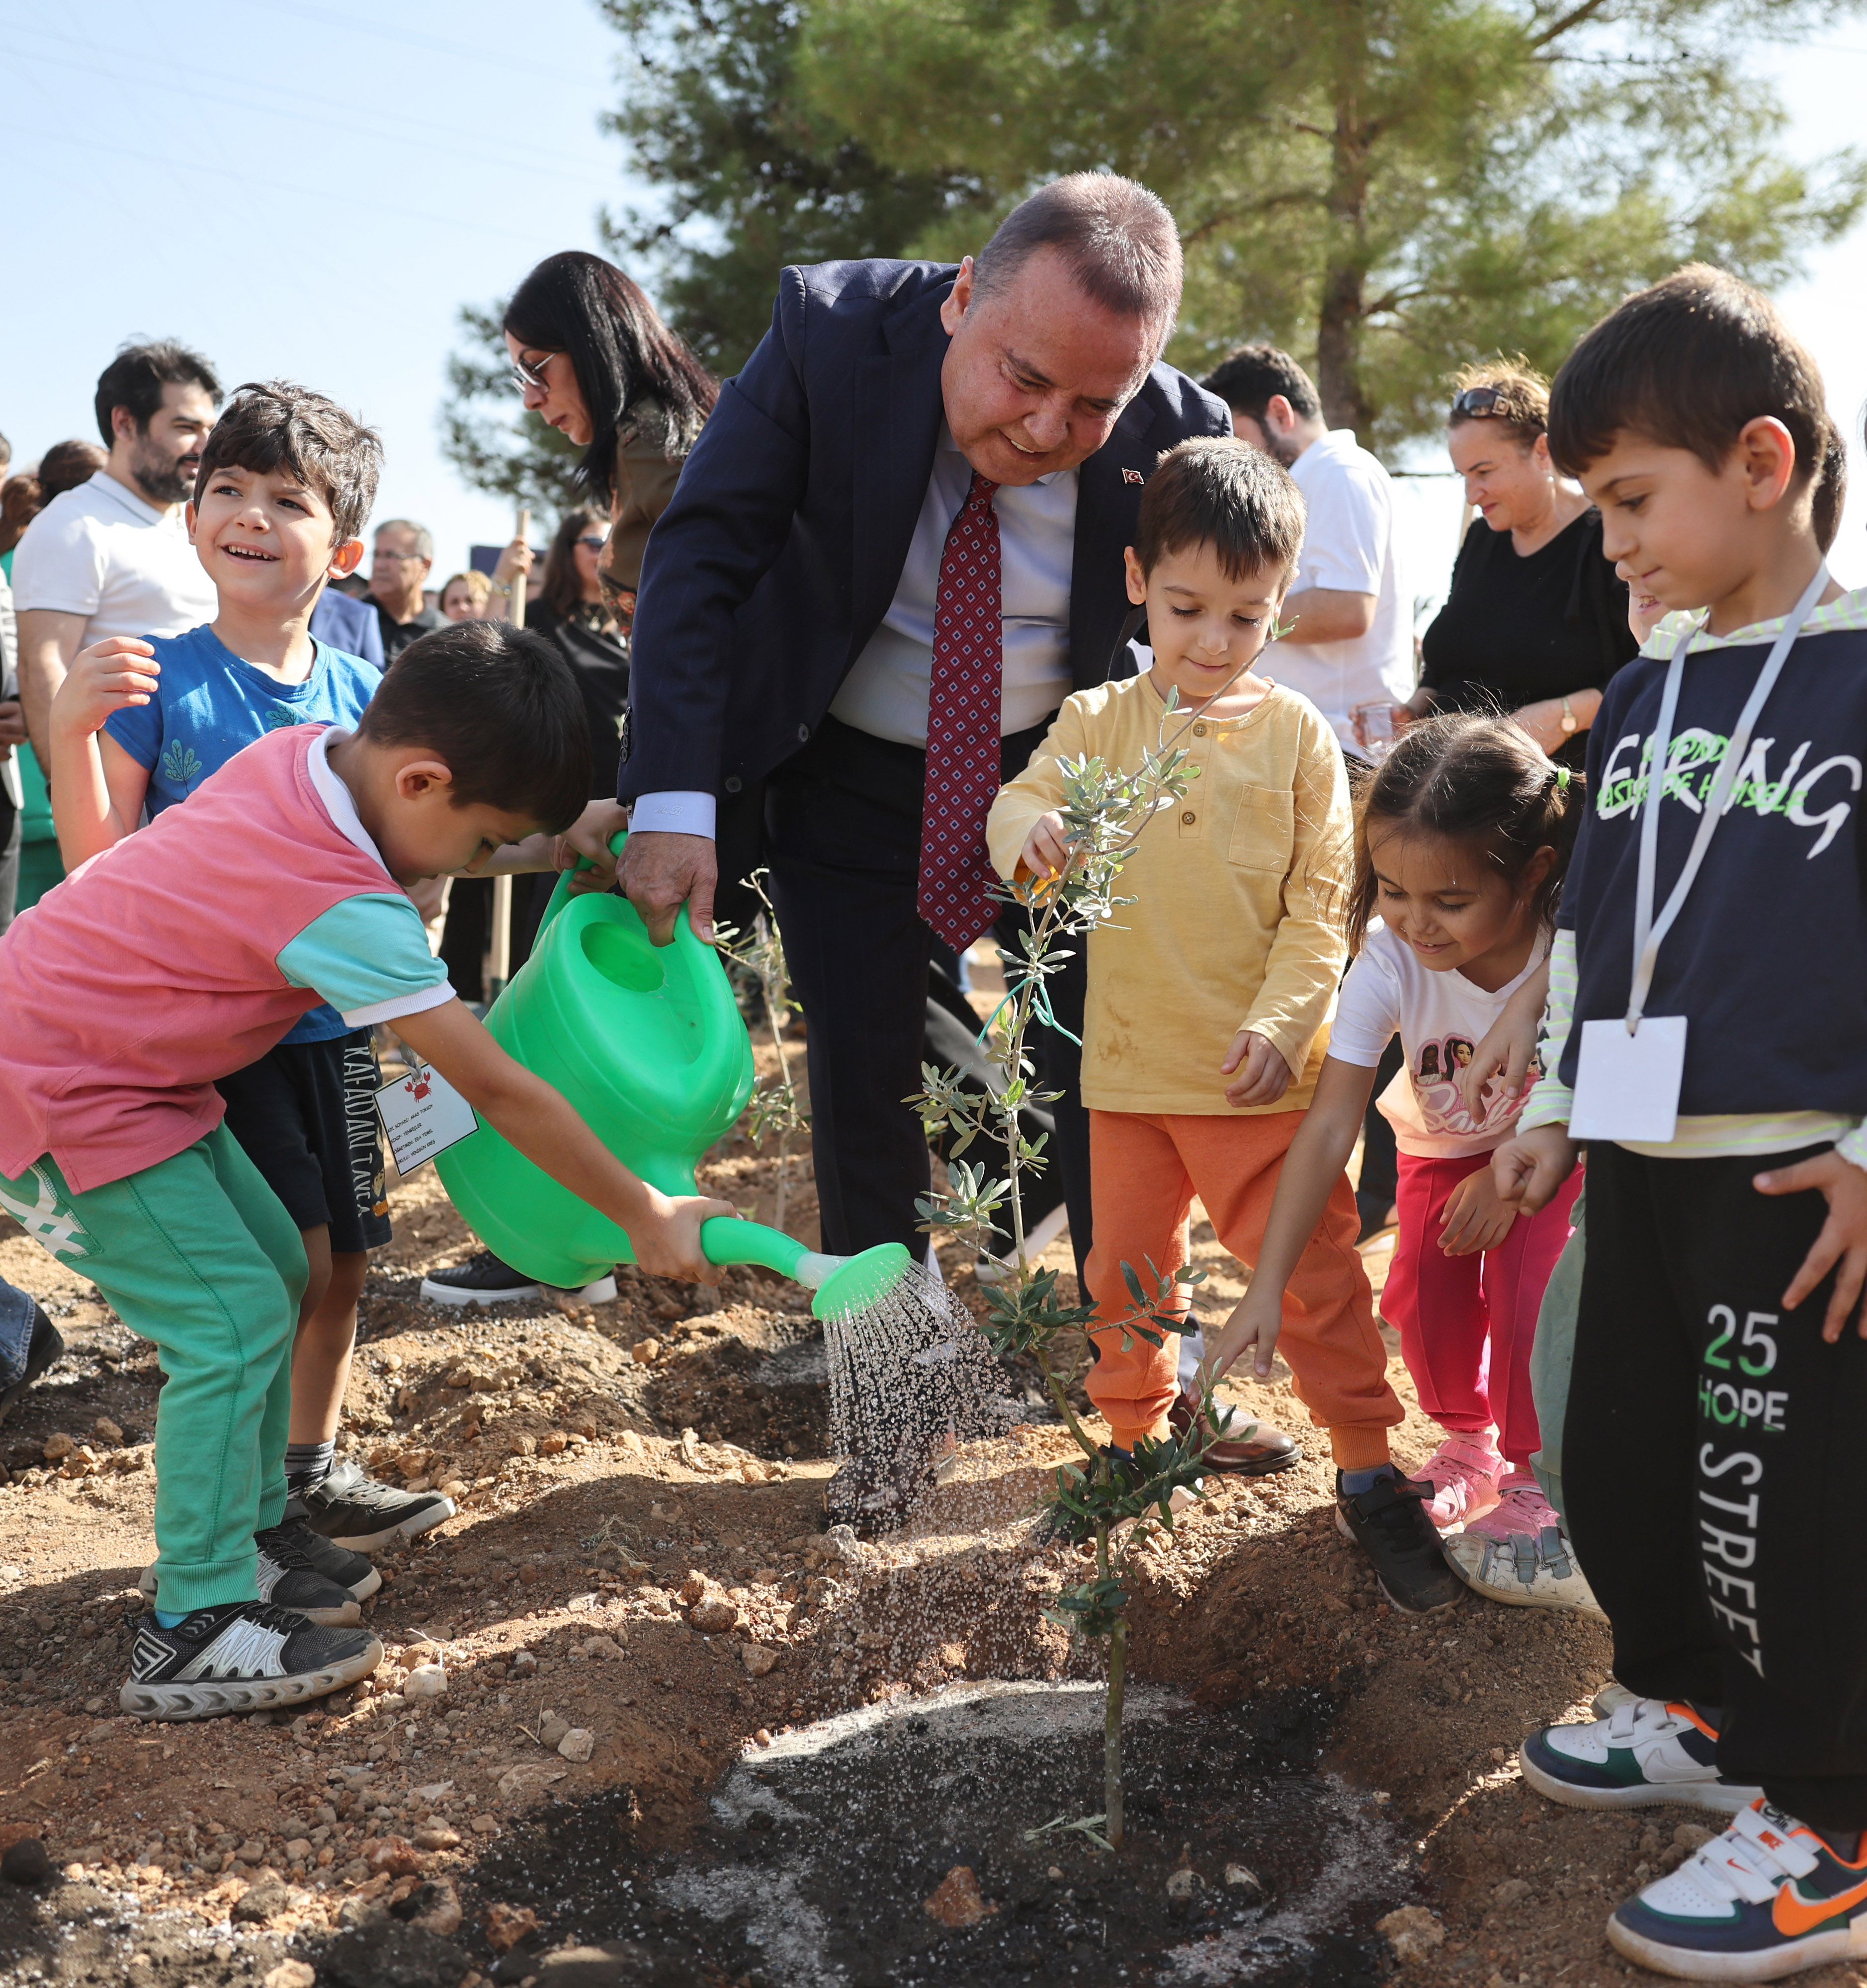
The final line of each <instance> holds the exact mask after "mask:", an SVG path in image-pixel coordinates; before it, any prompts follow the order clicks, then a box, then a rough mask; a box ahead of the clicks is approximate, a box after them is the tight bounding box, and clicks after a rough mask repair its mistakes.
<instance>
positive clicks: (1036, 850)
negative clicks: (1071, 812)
mask: <svg viewBox="0 0 1867 1988" xmlns="http://www.w3.org/2000/svg"><path fill="white" fill-rule="evenodd" d="M1069 860H1070V838H1069V836H1068V835H1067V833H1065V831H1064V819H1063V816H1062V815H1061V814H1060V813H1058V812H1057V810H1056V809H1055V808H1052V809H1051V810H1050V813H1048V814H1040V816H1038V817H1037V820H1035V821H1034V822H1033V823H1032V824H1031V831H1030V834H1029V835H1027V836H1026V837H1025V838H1024V847H1023V848H1022V849H1020V850H1019V851H1018V861H1019V863H1020V865H1021V866H1022V867H1023V868H1025V869H1027V870H1028V871H1030V873H1031V874H1032V875H1033V877H1054V876H1055V875H1056V874H1057V873H1058V871H1060V870H1062V869H1063V868H1064V866H1065V865H1066V864H1067V863H1068V862H1069Z"/></svg>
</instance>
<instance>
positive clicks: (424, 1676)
mask: <svg viewBox="0 0 1867 1988" xmlns="http://www.w3.org/2000/svg"><path fill="white" fill-rule="evenodd" d="M447 1688H448V1674H447V1672H445V1670H443V1669H442V1668H441V1666H440V1665H438V1664H418V1665H416V1666H415V1668H414V1669H413V1670H411V1672H409V1673H408V1682H407V1683H406V1684H404V1685H403V1687H402V1691H403V1694H404V1696H406V1697H408V1698H439V1697H440V1696H441V1695H442V1694H443V1693H444V1692H445V1691H446V1689H447Z"/></svg>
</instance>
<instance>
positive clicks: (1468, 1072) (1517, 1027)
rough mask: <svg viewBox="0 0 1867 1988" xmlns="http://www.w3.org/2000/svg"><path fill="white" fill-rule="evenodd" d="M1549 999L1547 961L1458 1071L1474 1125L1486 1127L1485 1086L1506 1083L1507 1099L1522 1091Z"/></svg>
mask: <svg viewBox="0 0 1867 1988" xmlns="http://www.w3.org/2000/svg"><path fill="white" fill-rule="evenodd" d="M1547 999H1549V962H1548V961H1547V959H1546V960H1545V961H1544V962H1543V964H1542V965H1541V966H1540V967H1538V968H1537V970H1536V972H1534V973H1533V974H1532V975H1530V978H1529V979H1527V980H1526V981H1525V982H1524V984H1523V986H1521V987H1520V988H1519V989H1517V992H1515V993H1514V994H1513V995H1512V996H1511V997H1510V999H1509V1000H1508V1001H1507V1002H1505V1003H1504V1006H1503V1013H1501V1014H1500V1015H1499V1016H1498V1018H1497V1020H1496V1021H1495V1022H1493V1023H1492V1024H1491V1026H1490V1028H1488V1029H1486V1031H1485V1035H1484V1040H1483V1041H1482V1042H1481V1043H1480V1044H1479V1045H1478V1046H1477V1048H1476V1049H1475V1050H1473V1052H1472V1060H1471V1061H1470V1063H1467V1064H1466V1067H1464V1069H1463V1070H1460V1071H1459V1097H1460V1098H1461V1099H1462V1100H1463V1101H1464V1104H1465V1111H1466V1116H1467V1117H1469V1118H1470V1120H1471V1121H1472V1123H1473V1124H1474V1125H1477V1124H1483V1121H1484V1092H1485V1086H1486V1084H1489V1083H1490V1080H1491V1079H1492V1078H1493V1077H1499V1078H1501V1079H1502V1080H1503V1093H1504V1095H1505V1096H1506V1097H1515V1096H1516V1095H1517V1093H1518V1092H1519V1091H1520V1090H1522V1089H1523V1087H1524V1078H1525V1077H1527V1076H1528V1075H1529V1074H1530V1062H1531V1060H1532V1059H1533V1058H1534V1057H1535V1055H1536V1053H1537V1029H1538V1028H1539V1027H1541V1024H1542V1021H1543V1004H1544V1002H1546V1001H1547Z"/></svg>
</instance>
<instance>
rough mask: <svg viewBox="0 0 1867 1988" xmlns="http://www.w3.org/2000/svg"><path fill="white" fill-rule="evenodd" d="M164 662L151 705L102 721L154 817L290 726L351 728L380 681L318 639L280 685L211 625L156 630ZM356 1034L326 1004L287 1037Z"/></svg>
mask: <svg viewBox="0 0 1867 1988" xmlns="http://www.w3.org/2000/svg"><path fill="white" fill-rule="evenodd" d="M148 641H149V646H150V647H151V648H152V649H154V651H155V652H156V661H157V662H158V663H159V664H161V674H160V677H159V679H158V681H159V688H157V691H156V693H155V695H154V696H153V697H152V698H151V699H150V701H149V702H148V703H147V704H140V705H126V706H125V707H124V708H123V710H121V711H117V712H112V713H111V715H110V718H109V719H108V720H107V722H106V723H105V725H104V728H103V729H105V731H107V732H108V733H109V734H110V736H111V737H112V738H113V739H115V740H116V741H117V744H118V745H120V746H121V747H122V748H123V750H124V751H125V752H127V753H128V754H129V755H130V758H131V759H134V761H135V762H136V763H137V765H138V766H143V767H146V768H147V769H148V773H149V788H148V792H147V797H146V800H145V803H144V805H145V806H147V809H148V810H149V813H150V816H151V819H153V818H154V816H157V815H159V814H160V813H161V812H162V810H164V808H169V807H173V806H174V805H175V803H177V802H178V801H184V800H187V799H188V796H189V795H190V794H191V793H193V792H194V789H196V788H197V787H198V786H200V785H201V782H202V781H203V780H205V779H208V778H210V777H211V776H212V775H214V774H215V773H218V772H219V771H220V769H222V767H223V766H225V765H226V763H227V762H228V760H229V759H232V757H233V756H234V755H235V753H236V752H239V751H241V750H242V749H243V748H244V747H245V746H248V745H252V742H253V741H254V740H255V739H263V738H264V737H265V736H266V734H267V733H268V732H276V731H278V730H279V729H280V728H281V727H282V726H284V725H317V724H329V725H343V726H344V727H345V728H346V729H353V728H354V726H355V725H356V723H357V719H358V718H360V717H361V716H362V715H363V712H364V706H365V705H367V704H368V702H370V698H372V697H373V696H374V695H375V691H376V686H377V685H378V684H379V683H381V681H382V680H383V678H382V672H381V671H380V670H379V669H377V668H376V667H375V665H374V664H371V663H367V662H365V661H364V659H363V658H361V657H360V656H350V655H346V654H344V652H343V651H342V650H341V649H333V648H332V647H330V646H329V645H328V644H326V643H323V642H314V643H313V651H314V653H313V657H312V662H311V673H310V674H309V676H307V677H306V679H305V681H303V683H298V684H282V683H281V682H279V680H278V678H276V677H271V676H268V675H267V674H266V671H264V670H262V669H256V668H255V667H254V666H253V665H252V664H251V663H249V662H245V661H242V659H241V658H239V657H238V656H236V655H235V654H234V653H233V651H232V650H231V649H230V648H228V646H227V645H226V644H225V642H223V641H222V640H221V638H220V637H219V636H218V635H217V634H215V632H214V631H213V629H212V628H211V627H206V626H204V627H199V628H191V629H190V630H189V631H188V633H187V634H185V635H167V636H154V635H152V636H151V637H148ZM348 1033H350V1029H349V1027H348V1026H347V1024H346V1023H345V1022H344V1019H343V1016H341V1015H340V1014H339V1013H337V1009H335V1008H333V1007H330V1006H324V1007H319V1008H313V1009H311V1010H310V1011H309V1013H307V1014H306V1016H304V1017H303V1019H301V1020H300V1021H299V1023H297V1024H296V1026H295V1027H294V1028H293V1030H292V1032H291V1033H290V1034H289V1035H288V1036H286V1038H285V1040H286V1041H287V1042H289V1043H316V1042H326V1041H328V1040H330V1038H332V1037H333V1036H342V1035H347V1034H348Z"/></svg>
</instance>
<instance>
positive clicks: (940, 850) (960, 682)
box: [916, 470, 1005, 952]
mask: <svg viewBox="0 0 1867 1988" xmlns="http://www.w3.org/2000/svg"><path fill="white" fill-rule="evenodd" d="M997 489H998V485H996V483H989V482H986V478H984V477H983V476H981V475H979V472H978V471H977V470H974V471H973V472H972V488H971V489H969V491H968V492H966V502H965V503H963V504H962V505H961V506H960V507H959V516H958V517H956V518H955V519H954V520H953V526H952V530H951V531H949V532H948V533H947V535H946V549H945V551H944V552H942V553H941V555H940V581H939V591H938V593H937V594H936V596H935V603H934V639H933V675H932V682H931V684H930V685H929V687H928V698H927V786H926V793H925V800H924V802H923V805H922V815H921V878H920V892H919V896H918V899H917V901H916V908H917V909H918V911H919V912H920V915H921V916H922V918H925V920H926V921H927V922H928V925H931V926H932V928H933V929H934V930H935V932H937V933H938V934H939V936H940V937H941V938H943V939H944V940H945V942H946V943H947V944H948V945H950V946H951V947H952V948H953V950H954V951H955V952H965V950H966V948H967V947H968V946H969V945H971V944H972V942H973V940H974V939H976V938H978V936H979V934H980V933H981V932H983V931H984V930H985V928H986V926H987V925H989V924H991V922H992V918H993V911H994V910H995V909H996V906H995V905H994V903H993V898H992V886H993V884H994V882H996V877H995V875H994V874H993V868H992V863H991V859H990V858H989V857H988V856H987V855H986V813H987V812H988V811H989V809H990V808H991V806H992V803H993V798H994V797H995V796H996V794H997V793H998V790H999V708H1000V703H1001V690H1000V685H1001V679H1002V678H1003V672H1004V661H1005V627H1004V621H1003V616H1002V613H1001V602H1000V594H999V536H998V513H997V512H996V511H994V510H993V508H992V499H993V495H995V493H996V491H997Z"/></svg>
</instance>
